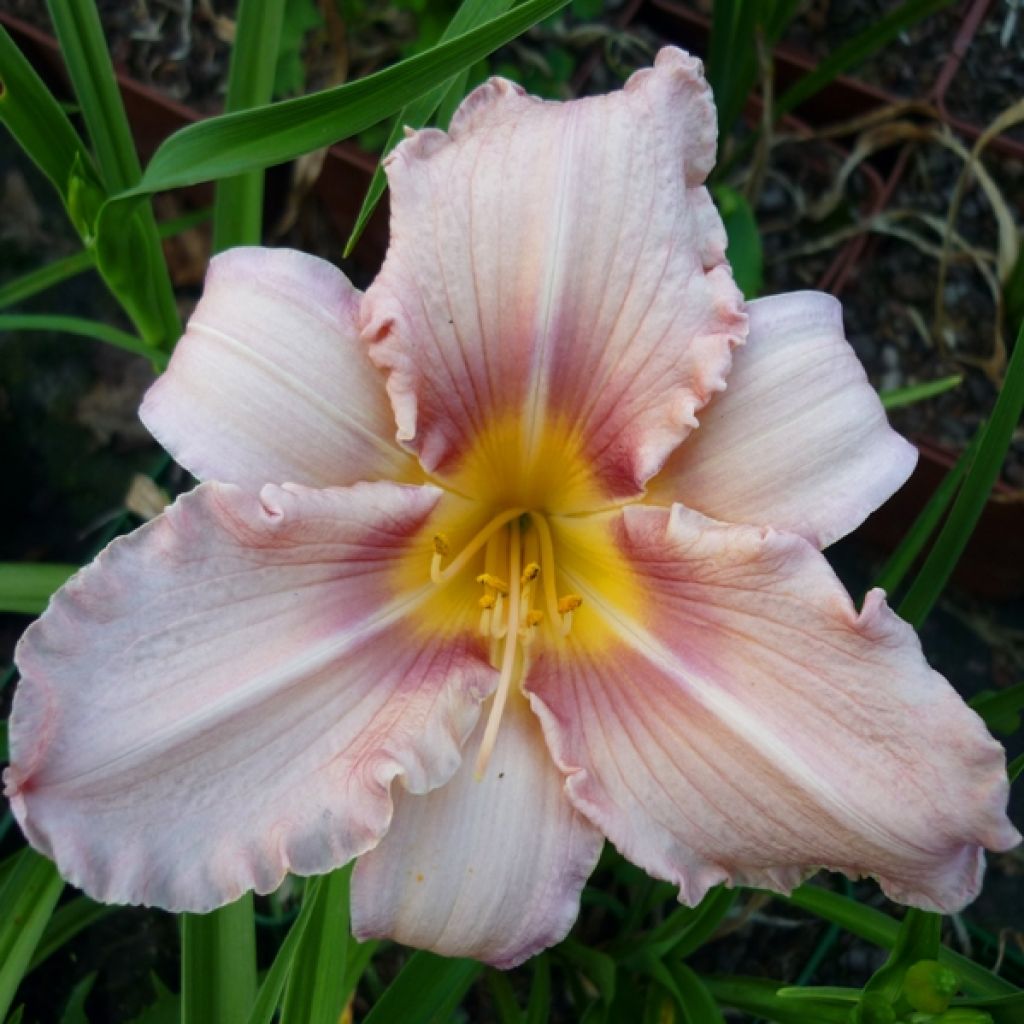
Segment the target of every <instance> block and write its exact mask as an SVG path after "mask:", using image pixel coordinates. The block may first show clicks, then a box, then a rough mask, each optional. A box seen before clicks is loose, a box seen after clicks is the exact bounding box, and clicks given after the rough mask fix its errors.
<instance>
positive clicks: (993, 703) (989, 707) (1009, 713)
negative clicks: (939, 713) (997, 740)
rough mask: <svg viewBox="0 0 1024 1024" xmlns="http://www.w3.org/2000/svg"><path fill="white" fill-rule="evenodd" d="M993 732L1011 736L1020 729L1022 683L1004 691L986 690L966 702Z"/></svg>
mask: <svg viewBox="0 0 1024 1024" xmlns="http://www.w3.org/2000/svg"><path fill="white" fill-rule="evenodd" d="M967 703H968V704H970V706H971V707H972V708H974V710H975V711H977V712H978V714H979V715H981V717H982V718H983V719H984V720H985V724H986V725H987V726H988V727H989V729H991V730H992V731H993V732H999V733H1002V734H1003V735H1005V736H1009V735H1012V734H1013V733H1015V732H1016V731H1017V730H1018V729H1019V728H1020V713H1021V710H1022V709H1024V683H1018V684H1017V685H1016V686H1011V687H1009V688H1008V689H1005V690H986V691H985V692H984V693H979V694H978V695H977V696H976V697H973V698H972V699H971V700H969V701H968V702H967Z"/></svg>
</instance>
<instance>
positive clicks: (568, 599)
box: [558, 594, 583, 615]
mask: <svg viewBox="0 0 1024 1024" xmlns="http://www.w3.org/2000/svg"><path fill="white" fill-rule="evenodd" d="M581 604H583V598H582V597H580V595H579V594H566V595H565V597H560V598H559V599H558V614H559V615H568V614H569V612H574V611H576V609H577V608H579V606H580V605H581Z"/></svg>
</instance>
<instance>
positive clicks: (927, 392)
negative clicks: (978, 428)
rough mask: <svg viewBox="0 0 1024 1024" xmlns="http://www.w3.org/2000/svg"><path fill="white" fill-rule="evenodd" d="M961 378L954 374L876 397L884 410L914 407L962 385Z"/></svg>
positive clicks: (959, 375) (880, 393)
mask: <svg viewBox="0 0 1024 1024" xmlns="http://www.w3.org/2000/svg"><path fill="white" fill-rule="evenodd" d="M963 379H964V378H963V376H962V375H961V374H959V373H954V374H952V375H951V376H949V377H940V378H939V379H938V380H930V381H927V382H926V383H924V384H911V385H909V386H908V387H905V388H893V389H892V390H891V391H880V392H879V394H878V397H879V398H880V399H881V400H882V405H883V407H884V408H886V409H899V408H901V407H902V406H904V405H914V404H915V403H916V402H923V401H924V400H925V399H927V398H934V397H935V396H936V395H944V394H945V393H946V392H947V391H952V390H953V388H958V387H959V386H960V385H961V384H962V383H963Z"/></svg>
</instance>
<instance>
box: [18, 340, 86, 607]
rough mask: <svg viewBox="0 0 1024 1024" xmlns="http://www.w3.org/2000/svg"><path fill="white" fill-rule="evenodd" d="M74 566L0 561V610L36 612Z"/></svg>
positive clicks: (75, 568)
mask: <svg viewBox="0 0 1024 1024" xmlns="http://www.w3.org/2000/svg"><path fill="white" fill-rule="evenodd" d="M0 329H2V328H0ZM77 569H78V566H77V565H62V564H58V563H55V562H0V612H13V613H15V614H18V615H39V614H40V613H41V612H42V611H43V609H44V608H45V607H46V605H47V602H49V600H50V595H51V594H53V592H54V591H55V590H57V589H58V588H59V587H60V586H62V585H63V584H64V583H65V582H66V581H67V579H68V577H69V576H70V575H71V574H72V573H73V572H76V571H77Z"/></svg>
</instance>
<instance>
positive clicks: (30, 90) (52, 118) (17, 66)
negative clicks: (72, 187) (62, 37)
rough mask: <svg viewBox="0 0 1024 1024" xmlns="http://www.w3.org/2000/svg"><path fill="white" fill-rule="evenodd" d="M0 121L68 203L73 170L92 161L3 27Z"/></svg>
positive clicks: (0, 60) (48, 92)
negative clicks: (78, 162) (79, 162)
mask: <svg viewBox="0 0 1024 1024" xmlns="http://www.w3.org/2000/svg"><path fill="white" fill-rule="evenodd" d="M0 121H2V122H3V124H4V125H6V126H7V128H8V130H9V131H10V133H11V134H12V135H13V136H14V138H15V140H16V141H17V143H18V145H20V146H21V148H22V149H23V150H24V151H25V153H26V155H27V156H28V157H29V159H31V160H32V162H33V163H34V164H35V165H36V166H37V167H38V168H39V169H40V170H41V171H42V172H43V174H45V175H46V177H47V178H49V179H50V182H51V183H52V184H53V187H54V188H55V189H56V190H57V192H58V193H59V194H60V197H61V199H63V200H64V202H65V203H66V202H67V197H68V184H69V182H70V180H71V168H72V167H73V166H74V164H75V160H76V159H78V158H82V159H88V156H87V154H86V152H85V147H84V146H83V145H82V141H81V139H79V137H78V133H77V132H76V131H75V129H74V128H72V127H71V122H70V121H69V120H68V117H67V114H65V113H64V111H63V110H62V109H61V106H60V104H59V103H58V102H57V101H56V100H55V99H54V98H53V95H52V94H51V93H50V90H49V89H47V88H46V86H45V85H44V84H43V80H42V79H41V78H40V77H39V76H38V75H37V74H36V73H35V71H34V69H33V68H32V65H31V64H29V62H28V61H27V60H26V59H25V57H24V56H23V54H22V52H21V51H20V50H19V49H18V47H17V46H15V44H14V40H13V39H11V37H10V36H9V35H8V34H7V30H6V29H5V28H4V27H3V26H2V25H0Z"/></svg>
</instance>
